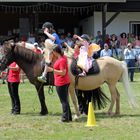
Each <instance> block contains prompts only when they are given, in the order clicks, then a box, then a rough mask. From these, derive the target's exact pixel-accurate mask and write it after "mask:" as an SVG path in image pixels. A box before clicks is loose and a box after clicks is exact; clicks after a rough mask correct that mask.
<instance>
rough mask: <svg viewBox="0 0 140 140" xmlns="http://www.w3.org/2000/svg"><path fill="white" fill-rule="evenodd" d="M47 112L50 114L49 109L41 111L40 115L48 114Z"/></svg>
mask: <svg viewBox="0 0 140 140" xmlns="http://www.w3.org/2000/svg"><path fill="white" fill-rule="evenodd" d="M47 114H48V111H41V112H40V115H41V116H45V115H47Z"/></svg>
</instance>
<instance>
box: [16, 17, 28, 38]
mask: <svg viewBox="0 0 140 140" xmlns="http://www.w3.org/2000/svg"><path fill="white" fill-rule="evenodd" d="M19 29H20V37H26V38H28V35H29V32H30V25H29V19H28V18H20V19H19Z"/></svg>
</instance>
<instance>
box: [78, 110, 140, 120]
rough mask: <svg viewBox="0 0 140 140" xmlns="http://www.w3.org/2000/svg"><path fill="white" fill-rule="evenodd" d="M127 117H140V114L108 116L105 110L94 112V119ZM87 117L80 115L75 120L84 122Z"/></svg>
mask: <svg viewBox="0 0 140 140" xmlns="http://www.w3.org/2000/svg"><path fill="white" fill-rule="evenodd" d="M128 117H140V114H121V115H114V116H109V115H108V114H107V113H106V112H101V113H95V119H96V120H97V121H100V120H102V119H109V118H110V119H111V118H112V119H114V118H128ZM87 119H88V115H81V116H80V117H79V118H78V119H77V120H75V122H86V121H87Z"/></svg>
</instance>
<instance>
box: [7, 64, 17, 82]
mask: <svg viewBox="0 0 140 140" xmlns="http://www.w3.org/2000/svg"><path fill="white" fill-rule="evenodd" d="M16 65H17V64H16V63H15V62H13V63H11V64H10V65H9V66H10V67H15V66H16ZM8 82H20V68H19V69H18V70H16V71H14V70H12V69H9V72H8Z"/></svg>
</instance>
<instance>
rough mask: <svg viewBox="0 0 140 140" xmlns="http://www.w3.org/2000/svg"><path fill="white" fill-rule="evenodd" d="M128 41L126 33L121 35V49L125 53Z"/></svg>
mask: <svg viewBox="0 0 140 140" xmlns="http://www.w3.org/2000/svg"><path fill="white" fill-rule="evenodd" d="M127 44H128V40H127V36H126V33H121V35H120V48H121V49H122V50H123V51H124V49H125V48H126V47H127Z"/></svg>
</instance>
